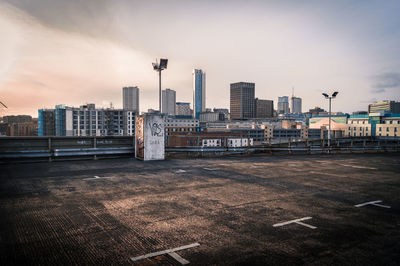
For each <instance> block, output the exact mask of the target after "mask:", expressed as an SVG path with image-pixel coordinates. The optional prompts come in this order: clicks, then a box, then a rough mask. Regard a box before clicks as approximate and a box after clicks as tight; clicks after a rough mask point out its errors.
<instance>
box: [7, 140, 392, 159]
mask: <svg viewBox="0 0 400 266" xmlns="http://www.w3.org/2000/svg"><path fill="white" fill-rule="evenodd" d="M380 151H387V152H400V138H390V137H359V138H342V139H334V140H332V141H331V146H330V147H328V146H327V140H323V139H322V140H321V139H317V140H304V141H298V140H296V141H294V142H286V143H275V144H272V143H270V144H268V143H266V142H264V144H263V145H258V146H247V147H227V146H225V147H200V146H185V147H166V148H165V152H166V154H167V157H173V156H174V155H177V154H183V155H186V156H191V155H194V156H210V155H214V156H220V155H230V154H247V153H286V154H292V153H310V154H312V153H340V152H380ZM134 152H135V147H134V137H132V136H104V137H4V138H3V137H2V138H0V161H10V160H12V161H13V160H32V159H38V160H49V161H52V160H57V159H65V158H83V157H89V158H94V159H97V158H101V157H109V156H133V155H134Z"/></svg>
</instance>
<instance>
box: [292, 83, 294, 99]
mask: <svg viewBox="0 0 400 266" xmlns="http://www.w3.org/2000/svg"><path fill="white" fill-rule="evenodd" d="M293 97H294V86H292V98H293Z"/></svg>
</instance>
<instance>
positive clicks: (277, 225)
mask: <svg viewBox="0 0 400 266" xmlns="http://www.w3.org/2000/svg"><path fill="white" fill-rule="evenodd" d="M310 219H312V217H303V218H299V219H295V220H290V221H287V222H283V223H277V224H274V225H273V227H279V226H284V225H288V224H293V223H295V224H300V225H302V226H305V227H308V228H311V229H316V228H317V227H315V226H313V225H309V224H306V223H303V222H302V221H305V220H310Z"/></svg>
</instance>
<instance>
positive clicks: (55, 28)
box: [0, 0, 400, 117]
mask: <svg viewBox="0 0 400 266" xmlns="http://www.w3.org/2000/svg"><path fill="white" fill-rule="evenodd" d="M154 2H157V1H154ZM399 8H400V3H399V2H396V1H385V2H380V1H368V2H363V3H360V2H358V1H346V2H335V3H329V2H320V1H307V2H303V3H298V2H296V1H279V2H278V1H268V2H262V1H252V2H249V3H248V4H244V3H241V2H239V1H231V2H229V5H228V6H227V2H224V1H221V2H220V3H213V2H205V3H204V4H203V5H202V6H200V7H199V6H198V5H196V4H195V3H186V2H183V1H172V2H171V3H169V4H166V3H163V2H157V4H155V3H153V2H152V3H141V2H135V1H130V2H127V1H115V2H113V3H111V2H106V1H86V2H85V4H84V5H83V4H82V3H81V2H78V1H68V2H65V1H44V0H43V1H35V2H26V1H4V2H2V3H0V9H1V10H2V12H1V14H0V29H1V31H2V33H3V37H4V38H2V39H3V43H2V47H1V49H0V59H1V60H0V62H1V63H0V101H2V102H4V103H5V104H6V105H7V106H8V109H1V113H0V114H1V115H16V114H27V115H32V116H34V117H37V110H38V109H40V108H43V107H45V108H53V107H54V106H55V105H57V104H66V105H68V106H79V105H81V104H83V103H85V102H89V103H91V102H93V103H96V105H98V106H102V107H106V106H109V102H112V103H113V105H114V106H115V107H116V108H121V107H122V101H121V94H120V90H121V87H124V86H138V87H139V88H140V89H141V93H140V99H141V106H140V111H145V110H147V109H149V108H153V109H157V105H158V93H157V92H158V87H157V86H158V81H157V75H156V74H155V73H153V71H152V67H151V62H153V61H154V59H155V58H160V57H166V58H169V59H170V65H169V68H168V71H167V72H166V73H165V74H164V75H163V89H165V88H168V87H171V88H174V90H176V93H177V101H180V102H191V103H192V104H193V102H192V84H191V83H192V76H191V71H192V69H194V68H199V69H203V70H204V71H205V72H207V95H206V102H207V106H206V107H207V108H211V107H219V108H226V107H229V84H230V83H234V82H239V81H247V82H254V83H255V84H256V86H257V97H259V98H262V99H270V100H274V101H276V99H277V98H278V96H282V95H290V92H291V88H292V86H294V87H295V90H296V96H298V97H300V98H302V100H303V111H306V110H308V109H310V108H313V107H314V106H319V107H321V108H323V109H327V101H326V100H324V98H323V97H322V96H321V92H324V91H327V92H333V91H334V90H336V89H338V90H339V91H340V95H339V97H338V98H337V99H335V102H334V104H333V111H342V112H348V113H351V112H352V111H358V110H367V108H368V103H371V102H373V101H376V100H378V101H379V100H385V99H388V100H395V101H399V100H400V96H399V89H400V87H399V85H400V74H399V73H398V69H399V68H400V62H399V60H398V59H396V57H395V56H393V55H396V54H399V51H400V45H399V44H400V41H399V40H400V31H399V29H398V27H397V25H399V22H400V18H399V17H398V16H396V14H397V12H398V10H399ZM61 10H63V12H60V11H61ZM132 10H135V16H133V17H135V18H131V16H130V15H131V11H132ZM198 13H199V14H201V15H199V14H198ZM153 17H157V19H156V21H152V20H153V19H152V18H153ZM169 17H174V19H173V20H171V19H168V18H169ZM192 17H193V18H192ZM239 17H240V19H239ZM199 19H202V20H201V21H202V23H201V26H199V25H198V21H199ZM157 20H159V21H162V23H163V26H162V27H159V28H158V27H156V26H155V25H158V22H157ZM143 25H147V26H146V27H143ZM148 28H151V29H152V33H151V35H150V34H149V33H148V32H147V30H144V29H148ZM238 36H242V37H243V40H240V38H239V40H238V38H237V37H238ZM159 39H160V40H161V39H162V41H163V45H156V43H158V41H157V40H159ZM142 103H143V104H142ZM192 106H193V105H192Z"/></svg>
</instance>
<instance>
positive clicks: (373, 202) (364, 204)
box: [354, 200, 390, 209]
mask: <svg viewBox="0 0 400 266" xmlns="http://www.w3.org/2000/svg"><path fill="white" fill-rule="evenodd" d="M381 202H382V201H381V200H375V201H369V202H364V203H360V204H357V205H354V207H357V208H359V207H363V206H367V205H374V206H378V207H382V208H388V209H390V206H387V205H382V204H378V203H381Z"/></svg>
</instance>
